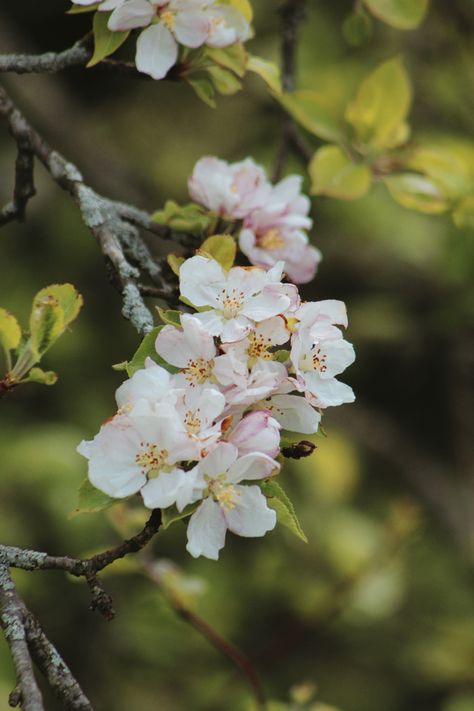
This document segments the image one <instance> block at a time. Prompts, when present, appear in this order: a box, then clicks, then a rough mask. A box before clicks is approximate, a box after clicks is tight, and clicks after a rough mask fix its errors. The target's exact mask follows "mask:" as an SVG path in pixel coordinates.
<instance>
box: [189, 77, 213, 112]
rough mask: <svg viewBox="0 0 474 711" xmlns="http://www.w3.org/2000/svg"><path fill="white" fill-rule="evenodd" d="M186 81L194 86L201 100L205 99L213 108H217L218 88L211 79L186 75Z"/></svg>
mask: <svg viewBox="0 0 474 711" xmlns="http://www.w3.org/2000/svg"><path fill="white" fill-rule="evenodd" d="M186 81H187V82H188V84H189V85H190V86H191V87H192V89H193V90H194V92H195V93H196V95H197V96H198V97H199V98H200V99H201V101H204V103H205V104H207V105H208V106H210V107H211V109H215V108H216V100H215V96H216V90H215V89H214V85H213V84H212V82H211V81H210V80H209V79H206V78H201V79H192V78H190V77H186Z"/></svg>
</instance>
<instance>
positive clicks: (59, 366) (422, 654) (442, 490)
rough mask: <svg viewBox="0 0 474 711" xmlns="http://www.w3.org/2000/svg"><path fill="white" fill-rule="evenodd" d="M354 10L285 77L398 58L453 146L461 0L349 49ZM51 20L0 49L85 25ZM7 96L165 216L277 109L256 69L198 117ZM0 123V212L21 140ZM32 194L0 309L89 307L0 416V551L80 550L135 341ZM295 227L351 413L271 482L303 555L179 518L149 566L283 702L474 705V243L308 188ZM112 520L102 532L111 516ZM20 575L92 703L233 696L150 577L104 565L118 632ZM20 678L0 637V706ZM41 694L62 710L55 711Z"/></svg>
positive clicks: (179, 103)
mask: <svg viewBox="0 0 474 711" xmlns="http://www.w3.org/2000/svg"><path fill="white" fill-rule="evenodd" d="M255 5H257V7H256V8H255V10H256V21H255V27H256V39H254V40H252V41H251V42H250V44H249V47H250V48H251V50H252V51H253V52H255V53H257V54H260V55H262V56H265V57H267V58H272V59H275V60H277V59H278V52H279V46H278V43H279V26H278V15H277V3H276V2H271V0H258V2H256V3H255ZM351 6H352V4H351V2H349V0H348V1H347V2H345V1H344V0H339V1H338V2H331V3H322V2H313V1H310V2H308V13H307V21H306V23H305V25H304V29H303V31H302V35H301V46H300V51H299V70H300V71H299V80H298V84H299V86H301V87H311V88H320V89H321V90H322V91H328V92H331V93H332V94H333V95H339V96H342V97H347V96H349V95H350V94H351V93H353V91H354V88H355V87H356V86H357V84H358V82H359V81H360V79H361V78H362V77H363V76H364V75H365V74H367V73H368V72H369V71H370V70H371V69H373V68H374V67H375V66H376V65H377V64H378V63H379V62H381V61H383V60H385V59H388V58H390V57H392V56H394V55H396V54H398V53H402V55H403V57H404V59H405V62H406V66H407V68H408V71H409V74H410V76H411V79H412V82H413V85H414V92H415V98H414V105H413V109H412V113H411V123H412V125H413V126H414V127H415V130H416V132H417V134H418V135H421V136H422V135H433V134H439V133H442V134H446V135H448V136H454V137H457V138H462V139H469V138H470V137H472V133H473V129H474V95H473V93H472V85H473V79H474V76H473V71H474V70H473V67H474V47H473V29H474V12H473V6H472V2H471V0H453V2H450V3H446V2H442V0H438V2H434V3H433V6H432V8H431V10H430V12H429V15H428V17H427V19H426V21H425V22H424V24H423V25H422V27H421V28H420V29H418V30H417V31H413V32H400V31H396V30H394V29H390V28H389V27H388V26H386V25H384V24H382V23H379V22H376V23H375V28H374V34H373V37H372V38H371V39H370V40H369V41H368V42H367V43H366V44H365V45H364V46H363V47H361V48H354V47H351V46H349V45H348V44H347V42H346V41H345V39H344V37H343V35H342V32H341V26H342V23H343V20H344V18H345V16H346V15H347V13H348V12H349V11H350V10H351ZM66 9H67V3H66V2H62V1H61V0H50V1H49V2H48V3H32V2H30V1H28V0H18V1H17V2H16V3H5V4H4V6H3V7H2V9H1V10H0V47H1V51H2V52H7V51H18V52H19V51H25V52H41V51H46V50H49V49H52V50H59V49H63V48H65V47H67V46H69V45H70V44H72V42H74V41H75V40H76V39H78V38H79V37H80V36H82V35H83V34H84V33H85V32H86V31H87V30H88V28H89V24H90V17H89V16H88V15H79V16H76V17H68V16H66V15H65V14H64V11H65V10H66ZM2 79H3V78H2ZM4 83H5V85H6V87H7V88H8V89H9V91H10V92H11V93H12V95H13V96H14V98H15V99H16V100H17V101H18V103H19V105H20V106H21V107H22V108H23V110H24V111H25V113H26V115H27V116H28V117H29V118H30V119H31V121H32V122H33V124H34V125H36V126H37V127H38V129H39V130H41V131H42V132H43V134H44V135H45V136H46V138H47V139H48V140H49V141H50V143H52V145H53V146H55V147H56V148H58V149H59V150H60V151H62V152H63V153H64V154H65V155H66V156H68V157H69V158H70V159H71V160H73V161H74V162H76V163H77V164H78V166H79V167H80V168H81V170H82V171H83V173H84V175H85V177H86V180H87V181H88V182H89V183H90V184H91V185H92V186H94V187H96V188H97V189H98V190H99V191H103V192H104V193H105V194H108V195H110V196H112V197H116V198H120V199H124V200H126V201H130V202H134V203H136V204H137V205H139V206H141V207H143V208H146V209H148V210H153V209H155V208H158V207H160V206H161V205H162V204H163V203H164V201H165V199H167V198H171V199H175V200H177V201H183V202H184V201H185V200H186V199H187V195H186V179H187V177H188V175H189V174H190V172H191V171H192V168H193V165H194V163H195V161H196V160H197V159H198V158H199V157H201V156H202V155H205V154H213V155H218V156H219V157H221V158H224V159H226V160H239V159H242V158H244V157H245V156H247V155H252V156H253V157H254V158H255V159H256V160H257V161H260V162H262V163H263V164H264V165H265V166H266V167H267V168H268V169H269V171H270V172H271V169H272V162H273V159H274V154H275V150H276V148H277V145H278V141H279V136H280V121H281V116H280V114H279V112H278V110H277V108H276V105H275V104H274V103H273V102H272V100H271V99H270V98H269V97H268V94H267V93H266V91H265V88H264V85H263V84H262V83H261V82H260V81H259V80H258V79H257V78H251V79H248V80H246V84H245V91H244V92H242V93H240V94H237V95H236V96H233V97H221V98H219V100H218V109H217V110H215V111H213V110H212V109H209V108H207V107H206V106H205V105H203V104H202V103H200V102H199V100H198V99H197V98H196V97H195V96H194V95H193V94H192V92H191V90H190V89H189V88H188V87H187V86H185V85H181V84H168V83H166V82H148V81H143V82H140V81H133V80H129V79H123V78H121V79H119V78H114V77H111V76H110V75H105V74H103V73H101V72H100V71H93V70H91V71H84V70H70V71H68V72H66V73H64V74H61V75H57V76H22V77H13V76H6V77H4ZM1 129H2V130H1V131H0V146H1V156H0V168H1V176H2V180H1V181H0V202H1V203H3V202H5V201H6V200H7V199H9V195H10V190H11V184H12V177H13V175H12V165H13V162H14V156H15V150H14V145H13V143H12V141H11V140H10V139H9V137H8V135H7V131H6V128H5V127H4V126H2V127H1ZM314 146H315V147H317V146H318V143H317V141H316V140H314ZM294 171H297V172H304V165H303V164H300V163H299V161H298V160H297V159H292V160H290V162H289V163H288V165H287V172H294ZM36 181H37V187H38V194H37V196H36V197H35V198H34V199H33V200H32V201H31V203H30V204H29V206H28V219H27V221H26V222H25V223H24V224H22V225H17V224H12V225H9V226H7V227H6V228H4V229H3V230H2V234H1V241H0V255H1V256H0V260H1V262H0V263H1V279H0V305H1V306H2V307H4V308H7V309H8V310H10V311H12V312H13V313H15V314H16V315H17V316H18V317H19V318H20V319H21V320H22V322H23V324H25V325H26V321H27V317H28V313H29V307H30V304H31V299H32V297H33V295H34V294H35V293H36V291H38V290H39V289H40V288H41V287H43V286H46V285H47V284H50V283H54V282H65V281H70V282H72V283H73V284H75V286H76V287H77V288H78V289H79V291H81V293H82V294H83V295H84V298H85V306H84V308H83V311H82V313H81V315H80V317H79V319H78V320H77V321H76V322H75V323H74V324H73V327H72V329H71V331H70V333H68V334H66V335H65V336H64V337H63V338H62V339H61V340H60V341H59V342H58V344H57V345H56V346H55V347H54V348H53V349H52V351H51V352H50V353H49V354H48V355H47V357H46V358H45V360H44V367H46V368H52V369H55V370H57V371H58V372H59V375H60V380H59V382H58V384H57V385H56V386H54V387H52V388H46V387H42V386H39V385H28V386H25V387H23V388H20V389H18V391H16V392H15V393H13V394H12V395H11V396H10V397H8V398H7V399H5V400H3V401H2V403H1V420H0V421H1V426H0V447H1V461H2V467H1V472H2V478H1V484H0V512H1V516H0V538H1V541H2V542H4V543H9V544H13V545H22V546H28V547H33V548H36V549H41V550H48V551H49V552H51V553H58V554H61V553H70V554H78V555H79V554H84V553H87V552H89V551H93V550H98V549H100V548H103V547H106V546H109V545H111V544H113V543H114V542H115V541H117V540H118V536H117V532H116V531H115V530H114V527H113V526H111V524H110V522H109V521H108V520H107V517H106V516H105V515H103V514H93V515H89V516H81V517H77V518H74V519H71V520H69V519H68V514H69V512H70V511H71V510H72V509H73V508H74V505H75V503H76V493H75V492H76V490H77V487H78V486H79V484H80V482H81V481H82V479H83V478H84V476H85V471H86V468H85V462H84V460H83V459H82V458H81V457H79V455H77V454H76V453H75V447H76V445H77V444H78V442H79V441H80V440H81V439H83V438H89V437H91V436H92V435H93V434H94V433H95V432H96V431H97V430H98V427H99V425H100V423H101V422H102V421H103V420H104V419H105V418H106V417H108V416H109V415H110V414H111V413H112V411H113V408H114V399H113V394H114V390H115V388H116V387H117V386H118V385H119V383H120V382H121V374H119V373H116V372H114V371H112V369H111V365H112V364H113V363H117V362H119V361H122V360H124V359H126V358H128V357H129V356H130V355H131V353H132V352H133V351H134V349H135V348H136V346H137V344H138V339H137V336H136V334H135V332H134V331H133V328H132V327H131V325H130V324H129V323H128V322H126V321H125V320H124V319H123V318H122V317H121V315H120V308H121V304H120V299H119V296H118V294H116V293H115V292H114V291H113V289H112V287H111V286H109V284H108V283H107V280H106V274H105V269H104V265H103V261H102V258H101V256H100V254H99V251H98V249H97V248H96V245H95V244H94V241H93V239H92V237H91V235H90V234H89V233H88V231H87V230H86V228H85V227H84V225H83V224H82V223H81V220H80V219H79V217H78V213H77V210H76V208H75V206H74V205H73V204H72V203H71V200H70V199H69V197H68V196H66V195H65V194H63V193H62V192H61V191H60V189H59V188H58V187H57V186H56V185H55V184H53V183H52V181H51V180H50V178H49V176H47V175H46V174H44V172H43V171H42V169H41V168H38V169H37V178H36ZM313 217H314V221H315V225H314V229H313V231H312V237H311V238H312V241H313V243H314V244H315V245H317V246H318V247H319V248H320V249H321V251H322V252H323V255H324V261H323V262H322V265H321V267H320V271H319V274H318V276H317V278H316V280H315V281H314V282H313V284H311V285H309V286H307V287H305V288H304V289H303V293H304V296H305V297H306V298H312V299H324V298H338V299H344V300H345V301H346V303H347V305H348V310H349V331H348V339H349V340H350V341H351V342H353V343H354V345H355V348H356V351H357V361H356V363H355V365H354V366H352V367H351V368H350V369H349V370H348V371H347V373H345V378H343V379H344V380H345V381H346V382H349V383H350V384H351V385H352V386H353V387H354V389H355V391H356V394H357V401H356V403H355V404H354V405H350V406H344V407H341V408H335V409H333V410H331V409H329V410H328V411H327V414H326V416H325V422H324V424H325V428H326V430H327V434H328V437H327V438H323V437H317V438H316V442H317V444H318V449H317V451H316V453H315V454H314V455H313V456H312V457H311V458H310V459H307V460H302V461H301V462H299V463H295V464H292V465H290V464H289V465H288V466H287V467H286V470H285V472H284V474H283V479H282V483H283V484H284V485H285V487H286V489H287V490H288V492H289V493H290V494H291V496H292V498H293V500H294V503H295V506H296V509H297V512H298V514H299V517H300V520H301V522H302V525H303V528H304V530H305V531H306V533H307V535H308V538H309V544H308V545H305V544H303V543H301V542H300V541H299V540H297V539H296V538H294V537H293V536H292V535H291V533H289V532H288V531H287V530H286V529H282V528H279V529H277V530H276V531H274V532H272V533H271V534H269V535H267V536H266V537H265V538H264V539H257V540H255V541H249V540H245V539H239V538H237V537H232V536H231V535H229V537H228V542H227V545H226V548H225V549H224V551H223V553H222V554H221V560H220V561H219V562H218V563H213V562H211V561H208V560H205V559H199V560H194V559H192V558H191V557H190V556H189V555H188V554H187V553H186V552H185V549H184V546H185V527H184V526H182V525H181V524H176V525H175V526H173V527H172V528H171V529H170V530H169V531H167V532H165V533H162V534H161V535H160V536H159V538H158V540H157V541H156V544H155V547H154V553H155V556H156V558H157V559H161V558H163V559H170V560H172V561H173V562H174V563H175V564H176V565H177V566H179V570H180V571H181V572H180V575H179V576H177V577H176V580H175V582H176V581H177V585H178V588H179V590H178V589H176V590H175V592H179V593H180V594H181V593H182V594H184V593H185V594H186V599H187V600H188V598H189V604H192V605H193V606H194V609H195V610H196V611H197V612H198V613H199V614H200V615H202V616H203V617H204V618H205V619H206V620H207V621H208V622H209V623H210V624H211V625H212V626H214V627H215V628H216V629H217V630H218V631H219V632H220V633H221V634H222V635H224V636H225V637H226V638H228V639H229V640H232V641H233V642H234V643H235V644H237V645H238V646H239V647H240V648H241V649H242V650H243V652H244V653H245V654H246V655H247V656H248V657H249V658H250V659H251V660H252V662H253V664H254V665H255V668H256V669H257V670H258V673H259V674H260V676H261V679H262V683H263V685H264V688H265V691H266V693H267V695H268V697H269V698H270V699H274V700H279V701H280V703H282V704H283V703H284V702H288V701H289V699H290V696H291V693H293V692H291V689H292V687H294V686H295V685H298V684H303V683H310V684H315V685H316V687H317V690H316V692H315V693H316V695H315V697H314V701H318V700H320V701H321V704H322V703H323V702H324V703H326V704H328V705H330V706H334V707H337V708H340V709H343V710H344V711H474V570H473V563H474V473H473V471H472V467H471V470H470V464H472V461H470V454H471V449H472V435H471V433H472V409H471V410H470V409H469V404H470V399H469V373H470V372H472V361H473V353H474V348H473V346H474V343H473V340H474V339H473V334H472V330H471V331H470V330H469V328H470V324H472V315H473V311H474V298H473V297H474V293H473V292H474V286H473V285H474V280H473V276H474V242H473V234H472V231H469V230H467V229H465V230H460V229H456V228H455V227H454V226H453V224H452V221H451V219H450V218H449V216H438V217H428V216H423V215H421V214H418V213H415V212H409V211H407V210H405V209H403V208H402V207H400V206H398V205H397V204H396V203H394V202H393V200H392V199H391V198H390V197H389V196H388V195H387V193H386V190H385V189H384V188H383V187H378V188H376V189H375V190H374V191H373V192H372V193H371V194H370V196H369V197H367V198H364V199H363V200H360V201H357V202H341V201H336V200H332V199H322V198H318V199H315V200H314V202H313ZM151 245H152V246H153V242H151ZM471 402H472V401H471ZM114 517H115V519H116V521H115V523H116V525H117V524H120V521H119V517H120V509H117V510H116V511H115V514H114ZM138 526H139V522H138V521H137V522H136V524H135V529H134V530H138ZM130 530H131V529H130ZM126 573H127V574H126ZM188 576H190V577H191V580H189V579H188ZM195 578H197V579H198V580H197V581H196V580H194V579H195ZM15 579H16V580H17V581H18V584H19V586H20V589H21V591H22V593H23V594H24V597H25V599H26V601H27V604H28V605H29V606H31V608H32V609H33V610H34V611H35V612H36V613H37V614H38V616H39V617H40V619H41V620H42V622H43V624H44V627H45V629H46V631H47V632H48V634H49V635H50V636H51V638H52V639H53V640H54V642H55V643H56V644H57V646H58V647H59V649H60V650H61V651H62V653H63V654H64V656H65V658H66V659H67V661H68V663H69V664H70V665H71V666H72V668H73V670H74V671H75V673H76V675H77V676H78V678H79V680H80V681H81V682H82V683H83V685H84V687H85V689H86V691H87V692H88V694H89V695H90V697H91V699H92V700H93V702H94V706H95V708H97V709H99V710H105V711H109V710H112V709H113V710H114V711H135V709H140V711H155V710H156V709H160V710H162V709H163V710H165V711H184V710H186V711H188V710H192V711H201V710H202V711H204V710H205V711H221V710H223V709H231V710H232V711H234V710H235V711H240V710H242V711H248V709H251V708H252V707H251V695H250V694H249V692H248V689H247V687H246V685H245V682H244V681H243V679H242V678H241V676H240V675H239V673H238V672H237V671H236V669H235V668H234V667H233V666H232V665H231V663H230V662H229V661H228V660H227V659H225V658H224V657H222V656H221V655H219V654H218V652H216V651H215V650H214V649H213V648H212V647H211V646H209V644H208V643H207V642H206V641H205V640H204V639H203V638H202V637H200V636H199V635H198V634H197V633H196V632H195V630H193V629H191V628H190V627H189V626H187V625H186V624H185V623H184V622H183V621H181V620H180V619H178V617H177V616H176V615H175V613H174V612H173V611H172V610H171V608H170V606H169V604H168V602H167V600H166V599H165V597H164V596H163V594H162V592H161V591H160V590H159V589H158V588H157V586H156V585H155V584H154V583H153V582H152V581H151V580H149V579H148V578H146V577H145V576H143V575H141V574H139V573H135V572H133V570H132V571H130V570H129V569H128V568H127V567H126V566H123V567H122V568H120V566H119V567H118V569H117V573H116V574H113V571H111V572H110V575H109V576H108V577H107V581H106V582H107V587H108V589H109V590H110V592H111V593H112V594H113V596H114V601H115V606H116V609H117V617H116V619H115V621H114V622H112V623H107V622H105V621H104V620H102V619H101V618H100V617H99V616H98V615H97V614H92V613H90V612H89V611H88V610H87V606H88V602H89V601H88V591H87V589H86V587H85V586H84V585H83V584H78V583H76V584H74V583H71V582H70V581H69V580H68V579H66V577H65V576H63V575H62V574H61V573H59V572H58V573H56V572H45V573H17V574H15ZM197 583H199V584H197ZM183 591H184V592H183ZM13 679H14V676H13V670H12V667H11V663H10V660H9V656H8V652H7V649H6V646H5V644H4V642H3V639H2V640H0V710H1V711H3V709H5V710H6V709H7V708H8V706H7V701H6V699H7V696H8V693H9V691H10V690H11V689H12V687H13V684H14V682H13ZM293 695H294V693H293ZM294 703H295V702H294ZM46 705H47V708H48V709H49V708H51V709H56V708H57V706H56V705H55V702H54V700H52V699H50V698H49V697H47V704H46ZM275 708H276V707H275ZM281 708H285V706H281ZM292 708H296V706H295V705H293V707H292ZM298 708H300V707H298ZM319 708H320V709H321V711H323V708H324V707H323V706H322V705H321V706H320V707H319Z"/></svg>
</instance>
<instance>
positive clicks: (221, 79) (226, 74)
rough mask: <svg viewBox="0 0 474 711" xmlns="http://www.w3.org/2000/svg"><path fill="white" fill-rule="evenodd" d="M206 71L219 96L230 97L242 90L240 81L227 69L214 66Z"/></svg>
mask: <svg viewBox="0 0 474 711" xmlns="http://www.w3.org/2000/svg"><path fill="white" fill-rule="evenodd" d="M206 71H207V73H208V75H209V76H210V77H211V81H212V83H213V84H214V88H215V89H216V91H218V92H219V94H223V95H224V96H230V95H232V94H236V93H237V92H238V91H240V89H241V88H242V82H241V81H240V79H239V78H238V77H236V76H235V74H234V73H233V72H231V71H230V70H229V69H225V68H224V67H218V66H217V65H215V66H211V67H208V68H207V70H206Z"/></svg>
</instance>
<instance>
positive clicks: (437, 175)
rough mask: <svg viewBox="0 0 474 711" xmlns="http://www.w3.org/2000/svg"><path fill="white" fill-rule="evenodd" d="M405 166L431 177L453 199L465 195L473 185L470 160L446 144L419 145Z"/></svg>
mask: <svg viewBox="0 0 474 711" xmlns="http://www.w3.org/2000/svg"><path fill="white" fill-rule="evenodd" d="M404 167H406V168H409V169H411V170H414V171H416V172H419V173H423V174H424V175H426V177H428V178H431V179H432V180H434V181H435V182H436V184H437V185H439V187H440V188H441V190H442V191H443V193H444V194H445V195H446V196H448V197H449V198H451V199H458V198H461V197H464V196H465V195H466V194H467V193H468V192H470V190H471V189H472V187H473V184H472V176H471V166H470V164H469V161H466V160H463V157H462V156H461V155H459V154H458V153H457V152H456V151H454V150H451V149H450V148H449V147H445V146H417V147H415V148H414V149H413V150H412V151H411V153H410V155H409V159H408V160H407V161H406V162H405V164H404Z"/></svg>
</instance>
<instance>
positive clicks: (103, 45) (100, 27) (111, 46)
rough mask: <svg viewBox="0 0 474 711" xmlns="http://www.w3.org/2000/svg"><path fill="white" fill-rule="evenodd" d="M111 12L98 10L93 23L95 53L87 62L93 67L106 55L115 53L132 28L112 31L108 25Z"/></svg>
mask: <svg viewBox="0 0 474 711" xmlns="http://www.w3.org/2000/svg"><path fill="white" fill-rule="evenodd" d="M110 15H111V13H110V12H96V13H95V15H94V20H93V23H92V31H93V33H94V54H93V55H92V57H91V59H90V60H89V62H88V63H87V66H88V67H93V66H94V65H95V64H98V63H99V62H101V61H102V60H103V59H105V57H108V56H109V55H110V54H113V53H114V52H115V50H117V49H118V48H119V47H121V45H122V44H123V43H124V42H125V40H126V39H127V37H128V35H129V34H130V30H126V31H125V32H112V30H109V28H108V27H107V23H108V21H109V17H110Z"/></svg>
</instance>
